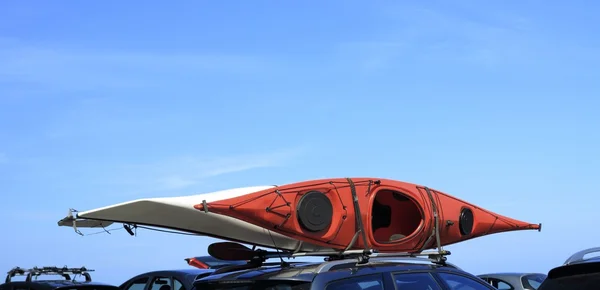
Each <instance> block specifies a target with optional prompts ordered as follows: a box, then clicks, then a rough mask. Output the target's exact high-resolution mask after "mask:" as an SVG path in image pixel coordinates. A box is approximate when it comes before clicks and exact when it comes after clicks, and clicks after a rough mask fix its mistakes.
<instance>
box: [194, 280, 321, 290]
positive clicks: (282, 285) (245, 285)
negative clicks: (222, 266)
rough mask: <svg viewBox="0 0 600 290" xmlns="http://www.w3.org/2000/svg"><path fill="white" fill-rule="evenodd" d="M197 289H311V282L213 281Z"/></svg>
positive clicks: (200, 285)
mask: <svg viewBox="0 0 600 290" xmlns="http://www.w3.org/2000/svg"><path fill="white" fill-rule="evenodd" d="M195 289H196V290H200V289H202V290H204V289H207V290H221V289H223V290H225V289H227V290H309V289H310V282H301V281H267V280H265V281H256V280H255V281H238V280H234V281H212V282H208V283H201V284H198V283H197V284H196V285H195Z"/></svg>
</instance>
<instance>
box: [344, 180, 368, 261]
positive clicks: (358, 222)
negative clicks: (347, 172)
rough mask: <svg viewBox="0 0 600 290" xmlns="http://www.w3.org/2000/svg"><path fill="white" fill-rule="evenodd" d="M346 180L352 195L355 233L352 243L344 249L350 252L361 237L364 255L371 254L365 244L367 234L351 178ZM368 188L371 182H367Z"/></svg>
mask: <svg viewBox="0 0 600 290" xmlns="http://www.w3.org/2000/svg"><path fill="white" fill-rule="evenodd" d="M346 180H348V184H349V185H350V192H351V193H352V203H353V204H354V219H355V228H356V232H355V233H354V237H352V241H350V243H349V244H348V246H347V247H346V250H350V249H351V248H352V246H353V245H354V243H355V242H356V239H357V238H358V236H359V235H361V236H362V240H363V245H364V247H365V253H366V252H371V249H370V247H369V244H368V243H367V232H366V231H365V227H364V225H363V222H362V217H361V211H360V205H359V203H358V195H357V194H356V186H355V185H354V181H352V179H351V178H346ZM369 187H371V181H369Z"/></svg>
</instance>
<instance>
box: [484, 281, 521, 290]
mask: <svg viewBox="0 0 600 290" xmlns="http://www.w3.org/2000/svg"><path fill="white" fill-rule="evenodd" d="M483 280H485V281H486V282H488V283H489V284H490V285H492V286H494V288H496V289H498V290H512V289H515V288H514V287H513V286H511V285H510V284H509V283H508V282H506V281H502V280H500V279H496V278H484V279H483Z"/></svg>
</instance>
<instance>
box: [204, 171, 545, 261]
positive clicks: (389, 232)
mask: <svg viewBox="0 0 600 290" xmlns="http://www.w3.org/2000/svg"><path fill="white" fill-rule="evenodd" d="M355 199H356V201H355ZM195 208H196V209H198V210H201V211H208V212H209V213H212V214H221V215H227V216H230V217H234V218H237V219H239V220H242V221H244V222H247V223H251V224H254V225H257V226H260V227H262V228H266V229H270V230H272V231H274V232H277V233H280V234H282V235H285V236H289V237H292V238H295V239H298V240H301V241H304V242H307V243H310V244H315V245H319V246H321V247H328V248H334V249H338V250H344V249H362V248H368V249H375V250H378V251H381V252H421V251H423V250H426V249H431V248H436V247H437V246H438V243H437V236H439V246H444V245H450V244H454V243H458V242H461V241H465V240H468V239H472V238H476V237H480V236H484V235H489V234H494V233H500V232H506V231H517V230H526V229H539V228H540V225H537V224H529V223H526V222H522V221H519V220H515V219H512V218H509V217H505V216H502V215H499V214H496V213H493V212H491V211H489V210H486V209H483V208H481V207H478V206H476V205H473V204H471V203H468V202H466V201H463V200H460V199H458V198H456V197H453V196H451V195H448V194H446V193H443V192H440V191H437V190H433V189H429V188H427V187H424V186H421V185H416V184H412V183H407V182H402V181H396V180H390V179H374V178H351V179H350V178H348V179H345V178H335V179H320V180H310V181H304V182H298V183H292V184H287V185H283V186H278V187H276V188H268V189H264V190H260V191H257V192H254V193H249V194H246V195H243V196H237V197H234V198H228V199H221V200H216V201H212V202H208V201H207V202H205V203H198V204H196V206H195ZM359 232H360V233H362V232H364V236H363V235H362V234H357V233H359Z"/></svg>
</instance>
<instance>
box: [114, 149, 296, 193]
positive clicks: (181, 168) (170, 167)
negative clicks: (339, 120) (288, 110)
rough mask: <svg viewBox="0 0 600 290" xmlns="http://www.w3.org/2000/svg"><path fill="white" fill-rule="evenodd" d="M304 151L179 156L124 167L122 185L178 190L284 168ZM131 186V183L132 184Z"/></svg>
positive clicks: (289, 150)
mask: <svg viewBox="0 0 600 290" xmlns="http://www.w3.org/2000/svg"><path fill="white" fill-rule="evenodd" d="M304 152H305V148H304V147H298V148H291V149H283V150H276V151H273V152H267V153H256V154H244V155H233V156H223V157H212V158H201V157H189V156H188V157H179V158H173V159H169V160H164V161H163V162H157V163H152V164H135V165H127V166H126V167H125V168H123V169H124V170H125V171H126V172H136V174H135V176H127V180H121V182H122V183H128V184H130V185H134V184H137V185H139V186H144V187H145V186H150V187H151V188H152V190H160V191H162V190H178V189H183V188H187V187H190V186H192V185H196V184H198V183H200V182H202V181H203V180H205V179H208V178H212V177H217V176H220V175H225V174H232V173H237V172H243V171H249V170H254V169H259V168H268V167H278V166H285V165H286V164H288V163H290V162H292V161H293V160H294V159H296V158H298V157H300V155H301V154H302V153H304ZM132 183H133V184H132Z"/></svg>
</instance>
